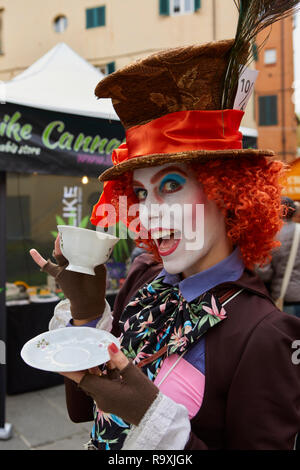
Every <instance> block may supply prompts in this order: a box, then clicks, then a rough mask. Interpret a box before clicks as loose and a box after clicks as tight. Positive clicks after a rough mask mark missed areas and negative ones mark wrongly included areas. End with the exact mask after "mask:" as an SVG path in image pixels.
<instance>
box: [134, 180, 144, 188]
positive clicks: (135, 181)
mask: <svg viewBox="0 0 300 470" xmlns="http://www.w3.org/2000/svg"><path fill="white" fill-rule="evenodd" d="M131 185H132V186H138V187H140V188H144V185H143V183H141V182H140V181H137V180H133V181H132V183H131Z"/></svg>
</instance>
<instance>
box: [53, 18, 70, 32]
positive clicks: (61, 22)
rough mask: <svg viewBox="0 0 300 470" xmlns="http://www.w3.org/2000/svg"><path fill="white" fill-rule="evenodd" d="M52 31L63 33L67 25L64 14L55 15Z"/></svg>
mask: <svg viewBox="0 0 300 470" xmlns="http://www.w3.org/2000/svg"><path fill="white" fill-rule="evenodd" d="M53 26H54V31H55V32H56V33H63V32H64V31H65V30H66V29H67V27H68V18H67V17H66V16H63V15H60V16H57V17H56V18H55V20H54V22H53Z"/></svg>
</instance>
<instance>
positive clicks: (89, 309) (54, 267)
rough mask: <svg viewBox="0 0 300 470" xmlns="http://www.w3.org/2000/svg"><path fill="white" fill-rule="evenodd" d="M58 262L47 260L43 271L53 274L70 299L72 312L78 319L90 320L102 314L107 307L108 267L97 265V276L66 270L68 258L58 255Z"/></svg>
mask: <svg viewBox="0 0 300 470" xmlns="http://www.w3.org/2000/svg"><path fill="white" fill-rule="evenodd" d="M55 258H56V261H57V263H58V264H55V263H52V262H51V261H50V260H48V261H47V263H46V264H45V266H44V267H43V268H42V271H44V272H46V273H48V274H50V275H51V276H53V277H54V278H55V280H56V282H57V283H58V285H59V286H60V287H61V289H62V291H63V293H64V295H65V296H66V298H67V299H69V300H70V307H71V314H72V317H73V318H74V319H76V320H88V319H90V318H96V317H97V316H100V315H102V313H103V312H104V308H105V292H106V267H105V266H104V264H101V265H99V266H96V268H95V273H96V275H95V276H91V275H89V274H82V273H77V272H74V271H68V270H66V267H67V266H68V260H67V259H66V258H65V257H64V256H63V255H56V256H55Z"/></svg>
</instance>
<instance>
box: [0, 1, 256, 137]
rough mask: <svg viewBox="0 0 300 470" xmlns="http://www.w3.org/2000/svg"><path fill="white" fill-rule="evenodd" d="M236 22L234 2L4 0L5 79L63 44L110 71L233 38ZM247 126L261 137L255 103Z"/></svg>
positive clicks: (1, 65)
mask: <svg viewBox="0 0 300 470" xmlns="http://www.w3.org/2000/svg"><path fill="white" fill-rule="evenodd" d="M224 19H226V21H224ZM237 19H238V12H237V9H236V7H235V5H234V2H233V0H126V1H125V0H98V1H91V0H76V1H74V0H51V2H50V1H41V0H26V1H24V0H0V52H1V55H0V80H2V81H6V80H10V79H12V78H13V77H14V76H16V75H17V74H18V73H20V72H22V71H23V70H25V69H26V68H27V67H28V66H29V65H31V64H32V63H33V62H34V61H36V60H37V59H38V58H40V57H41V56H42V55H44V54H45V53H46V52H48V51H49V50H50V49H51V48H52V47H53V46H55V45H56V44H57V43H59V42H65V43H67V44H68V45H69V46H70V47H71V48H72V49H74V50H75V52H77V53H78V54H79V55H81V56H82V57H83V58H84V59H86V60H88V61H89V62H90V63H91V64H93V65H94V66H96V67H99V68H100V69H101V70H102V71H103V72H105V73H110V72H112V71H114V70H116V69H118V68H120V67H123V66H125V65H127V64H128V63H130V62H132V61H134V60H136V59H139V58H142V57H144V56H146V55H149V54H151V53H153V52H156V51H158V50H160V49H163V48H169V47H176V46H182V45H189V44H194V43H205V42H209V41H212V40H218V39H228V38H232V37H234V34H235V29H236V24H237ZM242 125H243V126H244V127H243V128H242V131H244V133H245V135H246V136H248V137H251V138H253V137H254V138H255V137H256V135H257V131H256V125H255V119H254V107H253V101H250V103H249V104H248V107H247V109H246V113H245V116H244V119H243V123H242Z"/></svg>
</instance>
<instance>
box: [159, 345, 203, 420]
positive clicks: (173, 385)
mask: <svg viewBox="0 0 300 470" xmlns="http://www.w3.org/2000/svg"><path fill="white" fill-rule="evenodd" d="M177 359H178V355H177V354H172V356H170V357H168V358H167V359H166V360H165V361H164V363H163V365H162V368H161V369H160V371H159V373H158V374H157V377H156V379H155V381H154V383H155V385H156V386H158V384H159V382H160V381H161V380H162V379H163V377H164V376H165V375H166V373H167V372H168V370H169V369H170V368H171V367H172V366H173V364H174V363H175V362H176V360H177ZM204 386H205V376H204V375H203V374H202V372H200V371H199V370H198V369H196V368H195V367H194V366H192V365H191V364H190V363H189V362H187V361H185V359H184V357H183V358H181V359H180V361H179V362H178V364H177V365H176V366H175V368H174V369H173V370H172V371H171V372H170V374H169V375H168V377H167V378H166V379H165V380H164V381H163V383H162V384H161V385H160V386H159V389H160V391H161V392H162V393H163V394H164V395H166V396H168V397H169V398H171V399H172V400H174V401H175V402H176V403H180V404H181V405H184V406H185V407H186V408H187V410H188V413H189V418H190V419H191V418H192V417H193V416H195V415H196V414H197V412H198V411H199V409H200V407H201V404H202V400H203V395H204Z"/></svg>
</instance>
